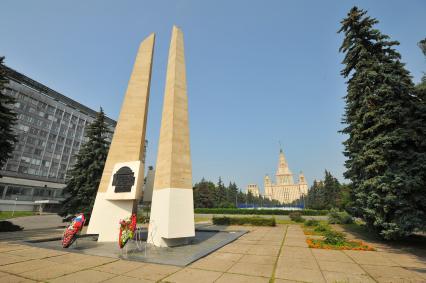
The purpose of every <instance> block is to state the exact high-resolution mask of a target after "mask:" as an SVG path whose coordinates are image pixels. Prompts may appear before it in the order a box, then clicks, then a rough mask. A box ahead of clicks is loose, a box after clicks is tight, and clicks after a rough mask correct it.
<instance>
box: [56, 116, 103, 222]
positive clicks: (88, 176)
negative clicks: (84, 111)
mask: <svg viewBox="0 0 426 283" xmlns="http://www.w3.org/2000/svg"><path fill="white" fill-rule="evenodd" d="M108 133H110V130H109V129H108V126H107V124H106V123H105V114H104V112H103V110H102V108H101V109H100V111H99V113H98V115H97V116H96V119H95V120H94V121H93V123H91V124H90V125H89V126H88V127H87V137H88V141H87V142H86V143H85V144H84V145H83V146H82V148H81V149H80V151H79V152H78V154H77V161H76V163H75V165H74V166H73V168H72V169H71V170H70V172H69V177H70V178H69V179H68V180H67V182H66V187H65V192H66V193H67V194H69V196H68V197H67V198H66V199H65V200H64V201H63V203H62V208H61V211H60V215H62V216H65V215H68V214H75V213H81V212H82V213H85V214H90V213H91V211H92V208H93V204H94V202H95V198H96V193H97V190H98V187H99V183H100V181H101V177H102V172H103V170H104V166H105V161H106V158H107V155H108V150H109V142H108V141H107V134H108Z"/></svg>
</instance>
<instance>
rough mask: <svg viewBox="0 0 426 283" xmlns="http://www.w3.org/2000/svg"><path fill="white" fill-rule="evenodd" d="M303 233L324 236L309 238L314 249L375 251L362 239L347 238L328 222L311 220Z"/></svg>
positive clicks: (309, 242) (307, 240)
mask: <svg viewBox="0 0 426 283" xmlns="http://www.w3.org/2000/svg"><path fill="white" fill-rule="evenodd" d="M303 226H304V227H303V233H304V234H305V235H309V236H322V237H320V239H312V238H307V239H306V243H307V244H308V246H309V247H310V248H314V249H330V250H358V251H375V249H374V248H373V247H371V246H369V245H367V244H365V243H363V242H361V241H352V240H347V239H346V235H345V234H344V233H342V232H337V231H335V230H333V229H332V227H331V226H330V225H328V224H324V223H320V222H318V221H317V222H312V221H311V222H310V223H306V222H305V224H304V225H303Z"/></svg>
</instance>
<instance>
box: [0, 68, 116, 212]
mask: <svg viewBox="0 0 426 283" xmlns="http://www.w3.org/2000/svg"><path fill="white" fill-rule="evenodd" d="M0 68H4V69H5V70H6V73H7V77H8V78H9V80H10V82H9V84H8V87H7V89H6V95H10V96H13V97H14V98H15V99H16V104H15V105H14V110H15V112H16V113H17V114H18V121H17V123H16V124H15V130H16V134H17V136H18V142H17V143H16V145H15V149H14V151H13V154H12V157H11V158H10V159H9V160H8V161H7V162H6V164H5V165H4V167H3V168H1V170H0V175H1V176H3V177H2V178H0V210H2V211H5V210H14V209H16V210H21V211H22V210H35V209H37V207H38V206H39V205H38V204H40V203H41V204H43V205H44V206H45V209H47V210H48V209H49V208H51V207H52V206H54V205H55V204H56V205H57V204H58V203H59V201H61V200H63V199H64V193H63V188H64V187H65V179H66V178H67V172H68V170H69V169H70V168H71V167H72V166H73V164H74V163H75V161H76V159H75V155H76V154H77V153H78V151H79V149H80V147H81V145H82V144H84V142H85V141H86V137H85V132H86V128H87V125H88V124H90V123H91V122H92V121H93V120H94V119H95V116H96V111H94V110H92V109H90V108H88V107H86V106H84V105H82V104H80V103H78V102H76V101H74V100H72V99H70V98H68V97H66V96H64V95H62V94H60V93H58V92H56V91H54V90H52V89H50V88H48V87H47V86H45V85H43V84H41V83H38V82H36V81H34V80H32V79H31V78H29V77H27V76H25V75H23V74H21V73H19V72H17V71H15V70H13V69H11V68H9V67H7V66H1V65H0ZM106 122H107V123H108V124H109V126H110V127H111V130H112V131H113V130H114V127H115V125H116V122H115V121H114V120H112V119H110V118H107V119H106ZM111 137H112V134H111V136H110V137H109V138H110V139H111Z"/></svg>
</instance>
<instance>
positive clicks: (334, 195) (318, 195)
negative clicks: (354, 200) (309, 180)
mask: <svg viewBox="0 0 426 283" xmlns="http://www.w3.org/2000/svg"><path fill="white" fill-rule="evenodd" d="M348 200H349V195H348V187H347V185H342V184H340V183H339V181H338V180H337V179H336V178H335V177H334V176H333V175H331V173H330V172H329V171H327V170H325V173H324V180H320V181H316V180H315V181H314V183H313V185H312V187H311V188H310V190H309V191H308V196H307V198H306V207H308V208H311V209H331V208H336V207H338V208H341V209H344V208H345V207H346V205H347V203H348Z"/></svg>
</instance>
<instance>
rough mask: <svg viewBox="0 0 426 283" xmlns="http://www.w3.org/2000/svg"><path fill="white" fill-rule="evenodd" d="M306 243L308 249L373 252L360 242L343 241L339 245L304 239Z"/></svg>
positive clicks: (370, 247) (371, 248) (369, 247)
mask: <svg viewBox="0 0 426 283" xmlns="http://www.w3.org/2000/svg"><path fill="white" fill-rule="evenodd" d="M306 243H307V244H308V246H309V247H310V248H314V249H328V250H356V251H375V249H374V248H373V247H372V246H369V245H367V244H365V243H363V242H361V241H344V242H343V243H339V244H327V243H326V242H325V240H315V239H309V238H308V239H306Z"/></svg>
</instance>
